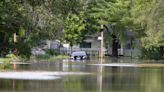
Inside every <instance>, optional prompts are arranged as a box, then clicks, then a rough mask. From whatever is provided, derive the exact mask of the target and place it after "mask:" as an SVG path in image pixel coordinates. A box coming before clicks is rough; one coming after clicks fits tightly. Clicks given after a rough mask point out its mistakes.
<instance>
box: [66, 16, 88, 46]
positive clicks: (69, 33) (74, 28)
mask: <svg viewBox="0 0 164 92" xmlns="http://www.w3.org/2000/svg"><path fill="white" fill-rule="evenodd" d="M85 26H86V24H85V20H84V15H83V13H80V15H75V14H70V15H69V16H68V17H67V18H66V21H65V29H64V33H65V40H66V41H67V42H69V43H70V44H71V45H73V44H77V43H80V42H81V41H82V39H83V37H84V35H83V33H84V32H85Z"/></svg>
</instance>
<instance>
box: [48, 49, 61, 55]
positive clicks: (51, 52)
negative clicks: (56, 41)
mask: <svg viewBox="0 0 164 92" xmlns="http://www.w3.org/2000/svg"><path fill="white" fill-rule="evenodd" d="M45 51H46V54H47V55H50V56H57V55H58V54H59V53H58V51H57V50H55V49H46V50H45Z"/></svg>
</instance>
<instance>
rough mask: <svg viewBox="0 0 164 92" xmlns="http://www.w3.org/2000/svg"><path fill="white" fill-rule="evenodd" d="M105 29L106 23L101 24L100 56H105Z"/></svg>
mask: <svg viewBox="0 0 164 92" xmlns="http://www.w3.org/2000/svg"><path fill="white" fill-rule="evenodd" d="M103 29H104V25H101V39H100V40H101V42H100V58H103V57H104V51H103V49H104V32H103Z"/></svg>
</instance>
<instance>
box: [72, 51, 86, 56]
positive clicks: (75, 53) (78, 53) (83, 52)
mask: <svg viewBox="0 0 164 92" xmlns="http://www.w3.org/2000/svg"><path fill="white" fill-rule="evenodd" d="M74 55H77V56H78V55H86V52H85V51H76V52H72V56H74Z"/></svg>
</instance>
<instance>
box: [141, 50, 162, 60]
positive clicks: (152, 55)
mask: <svg viewBox="0 0 164 92" xmlns="http://www.w3.org/2000/svg"><path fill="white" fill-rule="evenodd" d="M163 54H164V53H163V51H162V50H161V47H152V48H142V49H141V56H140V58H146V59H155V60H159V59H162V58H163Z"/></svg>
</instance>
